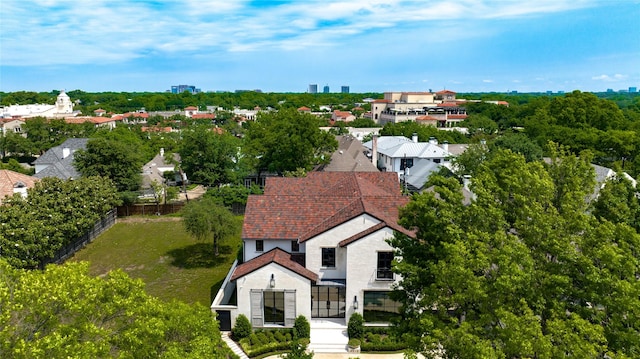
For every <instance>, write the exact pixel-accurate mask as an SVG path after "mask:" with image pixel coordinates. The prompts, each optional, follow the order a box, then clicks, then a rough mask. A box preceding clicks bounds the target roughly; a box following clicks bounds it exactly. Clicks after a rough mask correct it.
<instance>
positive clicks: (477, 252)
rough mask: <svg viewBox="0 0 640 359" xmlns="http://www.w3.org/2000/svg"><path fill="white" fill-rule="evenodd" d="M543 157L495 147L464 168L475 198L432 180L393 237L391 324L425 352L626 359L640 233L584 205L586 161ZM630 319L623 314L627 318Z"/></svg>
mask: <svg viewBox="0 0 640 359" xmlns="http://www.w3.org/2000/svg"><path fill="white" fill-rule="evenodd" d="M553 156H555V157H553V158H552V161H551V164H550V165H543V163H542V162H536V161H533V162H527V161H526V160H525V158H524V157H523V156H521V155H518V154H515V153H513V152H511V151H508V150H498V151H497V152H496V153H495V154H494V155H493V156H492V157H491V158H489V159H488V160H486V161H485V162H483V163H482V164H481V165H480V166H479V168H478V169H477V170H476V172H475V175H474V177H473V183H472V186H471V189H472V191H473V192H474V194H475V200H473V201H472V203H471V204H469V205H466V206H465V205H463V202H462V194H461V191H460V184H459V183H458V181H457V180H455V179H451V178H450V179H445V178H441V177H435V178H433V179H431V180H430V181H431V182H432V184H433V185H434V186H435V187H434V188H435V192H434V193H424V194H420V195H415V196H414V198H413V199H412V201H411V202H410V203H409V204H408V205H407V206H406V207H405V208H403V209H401V213H400V223H401V224H402V225H404V226H405V227H407V228H414V229H415V230H416V236H417V239H412V238H409V237H407V236H404V235H401V234H397V235H396V236H395V238H394V239H393V240H391V244H392V245H393V246H394V247H395V248H396V249H397V253H398V255H400V256H401V257H402V260H401V261H398V262H397V263H396V265H395V271H396V272H397V273H399V274H400V275H402V280H401V283H400V285H399V287H398V288H399V289H398V290H397V291H396V292H394V297H395V298H396V299H397V300H399V301H400V302H401V303H402V314H403V316H404V317H403V320H402V321H400V322H399V323H398V326H397V329H398V332H399V333H400V334H401V335H402V336H403V337H404V338H405V339H406V340H407V341H408V342H409V343H411V345H412V347H413V349H415V350H417V351H420V352H422V353H423V354H425V355H426V356H427V357H434V356H435V355H436V354H438V353H439V354H440V355H441V356H442V357H445V358H516V357H518V358H523V357H529V358H534V357H537V358H547V357H553V358H561V357H584V358H586V357H589V358H596V357H605V356H609V357H637V356H638V355H639V354H640V323H639V322H638V321H637V320H636V318H638V315H639V314H640V312H639V310H640V309H639V308H640V296H639V295H640V282H639V281H638V280H637V278H638V275H639V274H640V258H639V256H638V252H637V248H640V247H639V245H640V237H639V236H638V234H637V233H636V232H635V231H634V230H633V229H632V228H631V227H629V226H628V225H627V224H626V223H613V222H609V221H605V222H602V221H599V220H598V219H597V218H596V217H594V216H592V215H591V214H590V213H589V212H588V211H587V210H586V209H587V202H586V201H585V198H586V194H587V193H590V192H591V191H592V190H593V186H594V180H593V170H592V169H591V166H590V165H589V158H588V157H585V158H582V157H576V156H572V155H569V154H568V153H566V151H564V150H563V149H561V148H560V149H557V150H556V151H555V154H554V155H553ZM632 318H633V319H632Z"/></svg>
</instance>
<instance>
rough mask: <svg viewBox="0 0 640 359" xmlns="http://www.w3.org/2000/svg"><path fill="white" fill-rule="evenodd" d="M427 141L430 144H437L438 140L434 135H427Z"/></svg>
mask: <svg viewBox="0 0 640 359" xmlns="http://www.w3.org/2000/svg"><path fill="white" fill-rule="evenodd" d="M429 143H430V144H432V145H437V144H438V140H436V138H435V137H429Z"/></svg>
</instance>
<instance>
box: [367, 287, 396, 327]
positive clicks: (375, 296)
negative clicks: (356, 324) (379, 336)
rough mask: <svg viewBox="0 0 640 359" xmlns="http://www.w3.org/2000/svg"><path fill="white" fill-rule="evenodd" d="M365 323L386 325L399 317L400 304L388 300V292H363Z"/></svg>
mask: <svg viewBox="0 0 640 359" xmlns="http://www.w3.org/2000/svg"><path fill="white" fill-rule="evenodd" d="M362 309H363V315H362V316H363V317H364V321H365V322H370V323H388V322H390V321H391V320H392V319H394V318H398V317H399V316H400V303H399V302H396V301H394V300H392V299H391V298H389V292H367V291H365V292H364V306H363V308H362Z"/></svg>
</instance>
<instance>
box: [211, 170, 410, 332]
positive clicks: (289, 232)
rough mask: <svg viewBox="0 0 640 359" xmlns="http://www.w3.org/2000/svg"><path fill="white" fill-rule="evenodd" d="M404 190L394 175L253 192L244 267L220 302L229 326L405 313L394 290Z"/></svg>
mask: <svg viewBox="0 0 640 359" xmlns="http://www.w3.org/2000/svg"><path fill="white" fill-rule="evenodd" d="M408 201H409V199H408V198H407V197H405V196H403V195H402V194H401V191H400V183H399V180H398V176H397V174H395V173H393V172H387V173H381V172H312V173H310V174H308V176H307V177H304V178H281V177H272V178H268V179H267V182H266V186H265V189H264V194H263V195H252V196H249V200H248V202H247V209H246V212H245V220H244V225H243V229H242V239H243V243H244V247H243V255H242V259H243V261H242V263H241V264H234V266H233V267H232V268H231V271H230V272H229V274H228V275H227V278H226V279H225V281H224V283H223V286H222V288H221V290H220V292H218V295H217V296H216V298H215V299H214V302H213V304H212V306H211V308H212V310H214V311H216V312H218V315H219V319H220V321H221V328H222V330H225V328H229V329H230V327H231V326H232V325H233V322H235V318H236V317H237V316H238V315H239V314H244V315H246V316H247V318H249V319H250V321H251V323H252V325H253V326H254V327H269V326H285V327H290V326H292V325H293V321H294V319H295V317H296V316H298V315H303V316H305V317H307V318H308V319H310V320H313V319H325V318H331V319H332V320H333V321H338V322H342V323H344V324H346V323H347V321H348V319H349V317H350V316H351V314H353V313H354V312H359V313H361V314H363V316H364V318H365V321H368V322H381V321H383V322H384V321H386V319H387V318H388V316H389V315H394V314H395V313H397V311H398V305H397V303H395V302H393V301H391V300H390V299H389V297H388V293H389V292H390V291H391V289H392V287H393V285H394V283H396V282H397V281H398V280H399V278H398V276H396V275H395V274H394V273H392V272H391V262H392V260H393V258H394V254H393V249H392V247H391V246H390V245H389V244H388V243H387V239H389V238H391V237H392V236H393V234H394V231H398V232H402V233H405V234H407V235H410V236H414V233H413V232H412V231H409V230H407V229H405V228H403V227H402V226H400V225H398V223H397V218H398V208H399V207H401V206H403V205H405V204H406V203H407V202H408Z"/></svg>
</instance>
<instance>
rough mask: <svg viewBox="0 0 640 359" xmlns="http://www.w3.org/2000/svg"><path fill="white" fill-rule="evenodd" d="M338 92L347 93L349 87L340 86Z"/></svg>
mask: <svg viewBox="0 0 640 359" xmlns="http://www.w3.org/2000/svg"><path fill="white" fill-rule="evenodd" d="M340 92H342V93H349V86H342V87H341V88H340Z"/></svg>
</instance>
